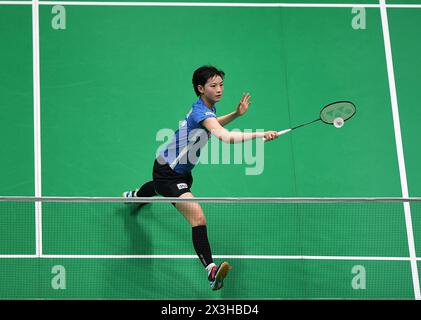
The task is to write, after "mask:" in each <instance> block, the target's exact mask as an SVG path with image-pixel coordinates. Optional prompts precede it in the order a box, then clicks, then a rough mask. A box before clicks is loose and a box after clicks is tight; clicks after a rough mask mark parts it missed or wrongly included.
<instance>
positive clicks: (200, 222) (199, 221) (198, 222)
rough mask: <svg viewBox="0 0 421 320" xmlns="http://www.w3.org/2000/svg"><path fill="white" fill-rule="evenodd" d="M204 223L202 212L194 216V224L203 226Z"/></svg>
mask: <svg viewBox="0 0 421 320" xmlns="http://www.w3.org/2000/svg"><path fill="white" fill-rule="evenodd" d="M205 225H206V218H205V215H203V214H198V215H196V217H195V218H194V226H195V227H196V226H205Z"/></svg>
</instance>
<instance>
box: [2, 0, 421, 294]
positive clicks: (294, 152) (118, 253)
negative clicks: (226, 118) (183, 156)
mask: <svg viewBox="0 0 421 320" xmlns="http://www.w3.org/2000/svg"><path fill="white" fill-rule="evenodd" d="M16 2H17V3H18V2H19V1H16ZM287 2H289V3H290V4H293V3H304V2H306V3H308V4H314V3H326V4H335V3H342V4H350V5H349V6H347V7H335V6H333V5H332V6H330V7H310V6H307V7H297V6H295V7H223V6H214V7H206V6H205V7H203V6H202V7H200V6H197V7H193V6H162V7H161V6H104V5H95V6H83V5H65V6H64V8H65V13H66V26H65V29H55V28H53V24H52V21H53V19H54V17H55V15H56V14H54V13H52V8H53V7H54V6H53V5H46V4H42V1H41V4H40V5H39V54H40V64H39V67H40V83H39V84H40V133H41V134H40V141H41V145H40V151H41V167H40V168H39V169H40V171H41V181H42V192H41V194H42V196H63V197H75V196H84V197H118V196H120V195H121V193H122V192H123V191H126V190H129V189H134V188H136V187H138V186H140V185H141V184H142V183H143V182H146V181H148V180H150V179H151V175H152V164H153V160H154V157H155V154H156V151H157V149H158V148H159V147H160V146H162V144H163V143H164V141H159V140H158V139H157V135H158V134H159V133H160V132H162V130H174V131H175V130H176V129H177V128H178V123H179V121H182V120H183V119H184V116H185V115H186V113H187V112H188V111H189V109H190V107H191V105H192V104H193V103H194V102H195V101H196V99H197V97H196V96H195V94H194V91H193V88H192V85H191V77H192V73H193V71H194V70H195V69H196V68H197V67H199V66H201V65H204V64H212V65H216V66H217V67H218V68H221V69H223V70H224V71H225V73H226V77H225V81H224V82H225V92H224V97H223V99H222V101H221V102H220V103H219V104H217V106H216V107H217V112H218V115H223V114H226V113H229V112H232V111H234V109H235V107H236V105H237V103H238V101H239V99H240V97H241V95H242V93H243V92H246V91H248V92H250V93H251V95H252V102H253V103H252V105H251V107H250V110H249V111H248V112H247V113H246V115H245V116H244V117H242V118H240V119H237V120H236V121H234V122H233V123H230V124H229V125H228V129H230V130H234V129H239V130H246V129H252V130H257V129H262V130H281V129H286V128H290V127H291V126H295V125H298V124H301V123H303V122H306V121H310V120H313V119H314V118H317V117H318V116H319V110H320V109H321V108H322V107H323V106H324V105H326V104H328V103H330V102H332V101H335V100H351V101H353V102H354V103H355V104H356V106H357V114H356V115H355V117H354V118H352V120H350V121H349V122H347V123H345V125H344V127H343V128H341V129H336V128H334V127H333V126H328V125H324V124H322V123H320V122H319V123H317V124H314V125H311V126H308V127H305V128H302V129H299V130H297V131H294V132H292V133H290V134H287V135H284V136H281V137H280V138H279V139H278V140H276V141H273V142H270V143H266V144H264V145H263V146H264V159H257V158H253V157H252V158H251V159H248V160H245V159H243V160H244V161H242V163H241V164H236V163H233V160H232V157H231V161H230V162H229V163H228V164H224V163H221V161H216V162H217V163H208V164H206V163H201V164H199V165H197V167H196V168H195V169H194V172H193V175H194V184H193V188H192V192H193V193H194V194H195V195H196V196H199V197H401V196H402V187H401V183H402V180H401V176H400V171H399V170H400V168H399V162H398V154H399V149H397V146H396V139H397V132H396V127H395V125H396V119H395V121H394V118H393V113H392V110H393V109H392V99H391V88H390V87H389V80H388V79H389V78H388V76H390V74H388V69H387V62H386V61H387V60H386V58H387V50H385V42H384V36H385V34H384V33H383V28H382V18H381V11H380V7H379V6H369V7H367V8H365V11H364V14H365V19H366V25H365V29H355V28H354V27H353V21H355V20H353V19H354V18H355V16H356V14H357V13H355V12H353V11H352V4H353V3H359V4H370V5H378V4H379V2H377V1H375V0H366V1H352V0H346V1H340V2H338V1H333V0H323V1H316V0H314V1H308V0H307V1H287ZM215 3H224V2H223V1H215ZM241 3H257V1H251V0H250V1H242V2H241ZM265 3H276V2H275V1H265ZM402 3H405V4H420V5H421V3H420V1H419V0H418V1H413V0H407V1H406V0H405V1H398V0H395V1H387V4H402ZM57 4H59V1H58V2H57ZM358 12H359V13H360V14H361V11H358ZM387 18H388V23H389V25H388V26H389V31H390V34H389V35H386V36H388V37H390V43H391V49H392V55H393V71H394V77H395V81H396V96H397V102H398V110H399V117H400V122H399V125H400V130H401V133H402V137H401V140H402V145H403V155H404V160H405V167H406V177H407V180H406V182H407V185H408V190H409V196H411V197H417V196H420V195H421V183H420V181H421V174H420V173H419V168H418V167H419V163H421V153H420V148H419V136H420V129H419V122H420V120H421V111H420V109H419V108H418V106H417V105H418V101H419V100H420V99H421V96H420V95H421V93H420V90H419V88H418V87H419V85H418V83H419V78H420V76H421V71H420V70H421V68H420V67H421V58H420V57H421V41H420V40H419V35H418V30H420V27H421V7H419V8H418V7H413V8H395V7H393V8H392V7H389V8H388V9H387ZM32 40H33V35H32V7H31V5H24V4H20V5H18V4H15V5H10V4H2V3H1V1H0V46H1V50H0V70H1V74H2V76H1V77H0V109H1V111H2V117H0V136H1V139H2V140H1V141H2V157H0V196H35V195H36V194H35V187H34V186H35V183H36V178H35V171H36V168H35V165H34V161H35V155H34V148H36V146H34V93H33V88H34V81H33V43H32ZM389 71H390V70H389ZM212 139H214V138H212ZM211 142H212V141H211ZM211 142H210V143H209V148H207V151H208V153H205V154H208V155H209V157H210V154H211V153H212V150H211V148H210V145H211ZM249 147H251V148H252V150H254V153H255V154H254V155H256V153H257V148H259V146H258V145H257V144H256V143H253V144H251V145H250V146H249ZM220 148H222V146H221V147H220ZM234 148H235V146H230V147H229V149H228V150H229V152H230V154H231V156H232V155H233V154H234V151H235V150H234ZM219 160H220V159H219ZM214 162H215V161H214ZM250 169H255V172H258V174H254V175H250V174H247V172H248V171H249V170H250ZM203 208H204V210H205V214H206V218H207V223H208V230H209V231H208V232H209V238H210V241H211V245H212V251H213V254H214V256H215V260H216V262H220V261H222V260H228V261H229V262H230V263H231V264H232V266H233V269H232V270H231V273H230V275H229V278H227V280H226V284H225V288H224V289H223V290H221V291H218V292H212V291H211V290H210V289H209V285H208V283H207V280H206V274H205V273H204V271H203V269H202V267H201V264H200V262H199V260H198V259H197V258H195V256H194V255H195V252H194V249H193V246H192V243H191V228H190V226H189V225H188V223H187V222H186V221H185V220H184V219H183V217H182V216H181V215H180V214H179V213H178V212H177V211H176V210H175V209H174V208H173V207H172V206H171V205H170V204H163V203H154V204H152V205H149V206H147V207H145V208H144V209H143V210H142V211H141V212H138V213H136V214H133V212H132V211H133V206H131V205H127V204H124V203H111V204H110V203H108V204H107V203H89V204H88V203H43V204H42V224H41V225H38V224H37V222H36V219H35V205H34V204H33V203H17V202H0V219H1V220H0V221H1V222H0V298H2V299H8V298H47V299H50V298H51V299H61V298H88V299H91V298H92V299H98V298H99V299H109V298H118V299H126V298H130V299H265V298H267V299H325V298H335V299H337V298H339V299H391V298H398V299H414V298H417V296H416V287H418V289H419V284H418V285H417V284H414V279H415V278H414V270H413V269H411V261H410V258H411V256H410V249H409V248H410V245H411V243H410V242H408V236H407V231H408V230H407V222H408V221H407V220H405V211H404V207H403V205H402V203H352V204H350V203H343V204H279V203H270V204H259V203H251V204H248V203H241V204H239V203H234V204H232V203H230V204H228V203H222V204H214V203H205V204H203ZM410 209H411V210H410V218H411V222H412V229H413V234H414V242H413V246H414V248H415V253H416V256H417V257H421V237H420V235H421V207H420V204H419V203H412V204H411V206H410ZM407 213H408V212H407ZM40 227H42V228H40ZM37 228H38V230H41V231H42V232H41V235H42V237H41V239H38V241H37V239H36V235H37V232H36V230H37ZM41 245H42V255H41V256H40V257H36V254H37V246H38V249H39V250H40V249H41V247H40V246H41ZM38 253H40V252H39V251H38ZM18 255H22V256H20V257H19V256H18ZM415 258H416V257H414V256H412V259H413V262H414V259H415ZM416 259H417V261H416V263H418V264H419V263H420V258H416ZM54 266H62V267H63V268H64V269H65V270H66V286H65V289H54V288H53V286H52V281H54V274H53V273H52V268H53V267H54ZM356 266H360V267H362V269H363V270H364V277H365V286H364V288H361V287H359V288H356V287H355V285H353V283H354V282H353V279H354V281H355V279H356V277H357V278H358V276H361V274H356V273H353V270H355V269H354V268H355V267H356ZM412 266H414V265H412ZM358 270H360V269H358ZM179 283H183V286H181V288H180V286H179V285H178V284H179Z"/></svg>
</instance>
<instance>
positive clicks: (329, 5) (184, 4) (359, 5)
mask: <svg viewBox="0 0 421 320" xmlns="http://www.w3.org/2000/svg"><path fill="white" fill-rule="evenodd" d="M0 5H32V1H0ZM38 5H63V6H64V5H66V6H114V7H124V6H128V7H240V8H281V7H285V8H381V6H380V5H379V4H368V3H367V4H364V3H355V4H351V3H349V4H348V3H222V2H221V3H214V2H207V3H205V2H204V3H196V2H101V1H83V2H82V1H38ZM386 8H400V9H421V4H386Z"/></svg>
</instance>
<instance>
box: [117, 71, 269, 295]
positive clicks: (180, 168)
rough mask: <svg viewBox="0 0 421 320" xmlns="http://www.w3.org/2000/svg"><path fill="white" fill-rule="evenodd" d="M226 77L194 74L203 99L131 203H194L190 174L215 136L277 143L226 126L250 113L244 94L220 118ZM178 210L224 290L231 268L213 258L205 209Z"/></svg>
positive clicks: (186, 206) (215, 283) (215, 284)
mask: <svg viewBox="0 0 421 320" xmlns="http://www.w3.org/2000/svg"><path fill="white" fill-rule="evenodd" d="M224 76H225V73H224V72H223V71H222V70H218V69H217V68H215V67H213V66H203V67H200V68H198V69H197V70H196V71H194V73H193V80H192V81H193V88H194V91H195V92H196V95H197V96H198V97H199V99H198V100H197V101H196V102H195V103H194V104H193V106H192V108H191V109H190V112H189V113H188V114H187V115H186V118H185V121H184V122H182V123H181V125H180V127H179V129H178V130H177V131H176V132H175V134H174V136H173V138H172V140H171V141H170V143H169V144H168V145H167V146H166V148H165V149H164V150H162V151H161V152H160V154H159V156H158V157H157V159H155V162H154V165H153V180H152V181H149V182H147V183H145V184H143V185H142V186H141V187H140V188H139V189H136V190H133V191H127V192H124V193H123V196H124V197H126V198H132V197H153V196H156V195H160V196H163V197H179V198H194V196H193V194H192V193H191V191H190V189H191V187H192V184H193V177H192V175H191V171H192V169H193V167H194V166H195V164H196V163H197V161H198V157H199V156H200V148H202V147H203V146H204V145H205V144H206V143H207V141H208V139H209V137H210V135H211V134H213V135H215V136H216V137H217V138H218V139H219V140H221V141H223V142H226V143H236V142H243V141H247V140H251V139H256V138H265V139H266V141H270V140H273V139H275V138H277V133H276V131H266V132H253V133H251V132H247V133H246V132H244V133H243V132H230V131H228V130H226V129H225V128H224V126H225V125H226V124H228V123H230V122H231V121H232V120H234V119H235V118H237V117H239V116H242V115H243V114H244V113H245V112H246V111H247V109H248V108H249V106H250V104H251V102H250V95H249V94H248V93H246V94H243V96H242V97H241V100H240V102H239V104H238V106H237V108H236V110H235V111H234V112H231V113H229V114H227V115H224V116H221V117H217V116H216V108H215V104H216V103H217V102H219V101H220V100H221V98H222V94H223V91H224V84H223V80H224ZM173 205H174V206H175V207H176V208H177V209H178V211H180V212H181V213H182V214H183V216H184V217H185V218H186V220H187V221H188V222H189V223H190V225H191V226H192V238H193V246H194V249H195V251H196V253H197V255H198V256H199V258H200V261H201V262H202V264H203V266H204V267H205V269H206V270H207V273H208V280H209V283H210V287H211V289H212V290H218V289H221V288H222V287H223V285H224V282H223V281H224V278H225V277H226V275H227V273H228V270H229V269H231V267H230V265H229V264H228V263H227V262H223V263H221V264H220V265H219V266H217V265H216V264H215V263H214V262H213V259H212V253H211V248H210V245H209V241H208V236H207V229H206V219H205V215H204V213H203V210H202V207H201V206H200V204H199V203H196V202H177V203H173Z"/></svg>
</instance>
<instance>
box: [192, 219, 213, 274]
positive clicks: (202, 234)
mask: <svg viewBox="0 0 421 320" xmlns="http://www.w3.org/2000/svg"><path fill="white" fill-rule="evenodd" d="M192 235H193V246H194V250H196V253H197V255H198V256H199V258H200V261H201V262H202V264H203V265H204V266H205V268H206V267H207V266H208V265H209V264H210V263H212V262H213V259H212V253H211V248H210V245H209V240H208V232H207V229H206V226H197V227H193V228H192Z"/></svg>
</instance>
